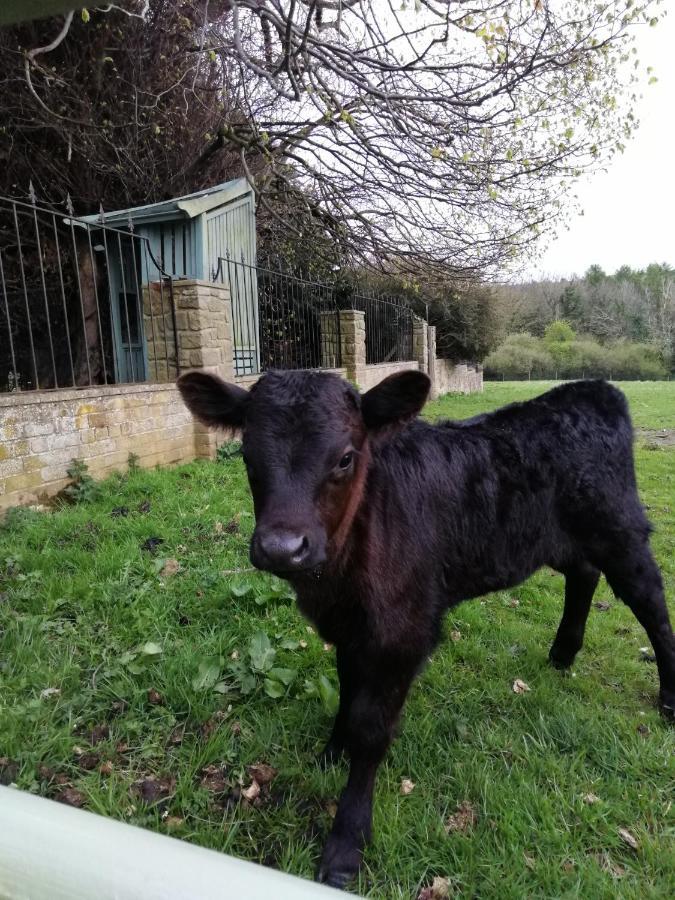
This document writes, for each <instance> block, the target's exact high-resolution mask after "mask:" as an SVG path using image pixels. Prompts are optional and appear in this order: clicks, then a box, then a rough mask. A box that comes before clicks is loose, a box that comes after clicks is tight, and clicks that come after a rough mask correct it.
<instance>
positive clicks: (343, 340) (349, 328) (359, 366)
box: [340, 309, 366, 387]
mask: <svg viewBox="0 0 675 900" xmlns="http://www.w3.org/2000/svg"><path fill="white" fill-rule="evenodd" d="M340 351H341V357H342V367H343V368H344V369H345V370H346V376H347V378H348V379H349V380H350V381H353V382H354V383H355V384H357V385H360V386H361V387H363V386H364V381H365V374H366V314H365V312H364V311H363V310H361V309H342V310H340Z"/></svg>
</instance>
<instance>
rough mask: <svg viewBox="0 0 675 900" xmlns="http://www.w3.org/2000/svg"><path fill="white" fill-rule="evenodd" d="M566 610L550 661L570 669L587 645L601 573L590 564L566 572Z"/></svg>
mask: <svg viewBox="0 0 675 900" xmlns="http://www.w3.org/2000/svg"><path fill="white" fill-rule="evenodd" d="M564 575H565V608H564V610H563V615H562V619H561V620H560V625H559V626H558V633H557V634H556V636H555V640H554V641H553V644H552V646H551V649H550V651H549V654H548V658H549V660H550V661H551V664H552V665H554V666H555V667H556V669H568V668H569V667H570V666H571V665H572V663H573V662H574V657H575V656H576V655H577V653H578V652H579V650H581V647H582V645H583V642H584V631H585V629H586V620H587V619H588V613H589V611H590V609H591V600H592V599H593V594H594V592H595V589H596V587H597V585H598V580H599V578H600V572H599V570H598V569H596V568H595V567H594V566H592V565H590V563H583V562H582V563H579V564H577V565H575V566H573V567H571V568H568V569H566V570H565V571H564Z"/></svg>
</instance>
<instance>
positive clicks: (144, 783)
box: [131, 775, 176, 806]
mask: <svg viewBox="0 0 675 900" xmlns="http://www.w3.org/2000/svg"><path fill="white" fill-rule="evenodd" d="M175 787H176V779H175V778H173V777H166V778H158V777H157V776H156V775H148V777H147V778H142V779H141V780H140V781H136V782H135V783H134V784H133V785H132V786H131V793H132V794H133V795H134V796H136V797H138V799H139V800H142V801H143V802H144V803H147V804H148V806H151V805H153V804H155V803H159V802H160V801H161V800H166V798H167V797H168V796H169V795H170V794H171V793H173V790H174V788H175Z"/></svg>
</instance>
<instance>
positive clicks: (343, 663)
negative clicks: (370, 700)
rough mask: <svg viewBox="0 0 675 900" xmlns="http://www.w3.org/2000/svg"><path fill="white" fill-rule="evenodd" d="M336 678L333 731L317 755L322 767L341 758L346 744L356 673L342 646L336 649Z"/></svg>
mask: <svg viewBox="0 0 675 900" xmlns="http://www.w3.org/2000/svg"><path fill="white" fill-rule="evenodd" d="M336 661H337V671H338V677H339V679H340V706H339V709H338V712H337V715H336V716H335V721H334V722H333V730H332V732H331V735H330V737H329V738H328V743H327V744H326V746H325V747H324V748H323V750H322V751H321V754H320V755H319V764H320V765H321V766H323V767H327V766H332V765H334V764H335V763H336V762H337V761H338V760H339V758H340V757H341V756H342V754H343V752H344V750H345V743H346V728H347V720H348V715H349V708H350V706H351V704H352V700H353V698H354V688H355V681H356V679H357V678H358V673H357V672H355V671H354V663H353V662H352V659H351V654H350V653H349V650H347V649H346V648H345V647H343V646H338V647H337V648H336Z"/></svg>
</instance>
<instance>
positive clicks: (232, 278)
mask: <svg viewBox="0 0 675 900" xmlns="http://www.w3.org/2000/svg"><path fill="white" fill-rule="evenodd" d="M206 240H207V253H208V259H209V264H210V267H211V272H210V275H211V278H212V279H213V280H217V281H219V282H221V283H222V284H226V285H228V286H229V288H230V296H231V297H232V330H233V334H234V348H233V351H234V371H235V374H236V375H255V374H256V373H257V372H259V371H260V326H259V321H258V278H257V272H256V268H255V265H256V241H255V209H254V206H253V198H252V196H251V195H250V194H248V195H246V196H245V197H244V198H242V199H240V200H236V201H234V202H233V203H230V204H228V205H226V206H222V207H219V208H218V209H216V210H214V211H213V212H211V213H208V214H207V216H206Z"/></svg>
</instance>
